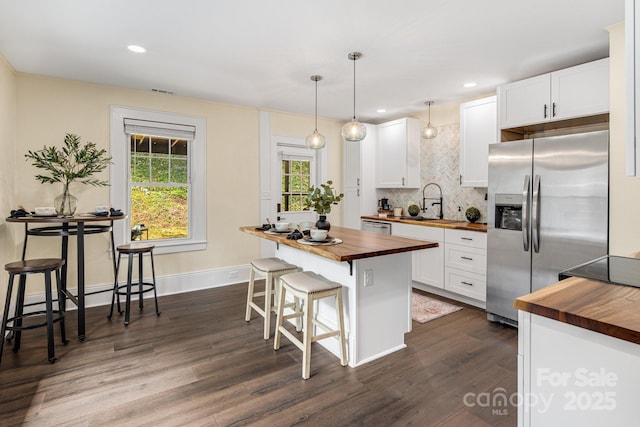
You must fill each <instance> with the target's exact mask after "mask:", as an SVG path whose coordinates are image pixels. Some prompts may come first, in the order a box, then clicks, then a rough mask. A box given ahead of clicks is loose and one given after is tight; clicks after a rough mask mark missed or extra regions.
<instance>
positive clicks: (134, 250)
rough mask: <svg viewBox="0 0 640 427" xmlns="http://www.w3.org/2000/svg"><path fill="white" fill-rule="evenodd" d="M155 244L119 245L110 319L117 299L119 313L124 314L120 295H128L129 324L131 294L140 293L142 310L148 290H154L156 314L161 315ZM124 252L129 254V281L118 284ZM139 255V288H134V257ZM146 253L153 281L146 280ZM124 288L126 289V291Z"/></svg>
mask: <svg viewBox="0 0 640 427" xmlns="http://www.w3.org/2000/svg"><path fill="white" fill-rule="evenodd" d="M154 247H155V246H154V245H150V244H141V243H135V244H130V245H120V246H118V247H117V250H118V263H117V264H116V280H115V283H114V285H113V295H112V296H111V310H110V311H109V316H108V317H109V319H111V316H112V315H113V304H114V302H115V300H116V299H117V300H118V313H120V314H122V310H121V309H120V295H126V303H125V314H124V325H125V326H128V325H129V315H130V313H131V294H136V295H138V306H139V307H140V310H142V309H143V308H144V301H143V298H142V296H143V294H144V293H146V292H150V291H153V298H154V300H155V303H156V316H160V311H158V294H157V292H156V270H155V266H154V264H153V248H154ZM122 254H125V255H128V256H129V270H128V273H127V283H125V284H122V285H118V272H119V271H120V260H121V257H122ZM136 254H137V255H138V282H137V284H138V290H132V289H131V288H132V286H133V283H132V275H133V257H134V256H135V255H136ZM144 254H149V256H150V258H151V274H152V276H153V282H152V283H149V282H145V281H144V274H143V271H142V270H143V269H142V264H143V263H142V259H143V255H144ZM122 289H125V290H124V291H123V290H122Z"/></svg>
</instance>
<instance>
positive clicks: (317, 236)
mask: <svg viewBox="0 0 640 427" xmlns="http://www.w3.org/2000/svg"><path fill="white" fill-rule="evenodd" d="M328 234H329V232H328V231H327V230H321V229H319V228H312V229H311V239H312V240H315V241H318V242H319V241H322V240H324V239H326V238H327V235H328Z"/></svg>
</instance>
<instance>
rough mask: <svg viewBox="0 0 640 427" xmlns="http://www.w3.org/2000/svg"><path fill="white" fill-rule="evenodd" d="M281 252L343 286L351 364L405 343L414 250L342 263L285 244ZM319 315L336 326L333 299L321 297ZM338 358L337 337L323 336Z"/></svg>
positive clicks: (360, 363)
mask: <svg viewBox="0 0 640 427" xmlns="http://www.w3.org/2000/svg"><path fill="white" fill-rule="evenodd" d="M276 256H277V257H279V258H281V259H283V260H286V261H287V262H290V263H292V264H295V265H297V266H298V267H301V268H303V269H304V270H307V271H313V272H315V273H318V274H321V275H323V276H324V277H326V278H327V279H329V280H332V281H334V282H338V283H340V284H342V286H344V288H343V297H344V310H345V313H344V315H345V317H344V318H345V328H346V331H345V336H346V337H347V347H348V353H349V366H351V367H356V366H359V365H362V364H364V363H367V362H370V361H372V360H375V359H377V358H379V357H382V356H385V355H387V354H389V353H393V352H394V351H397V350H400V349H403V348H405V347H406V345H405V343H404V334H405V333H407V332H410V331H411V252H402V253H397V254H391V255H381V256H375V257H371V258H363V259H356V260H353V261H351V263H352V264H351V265H350V264H349V262H344V261H343V262H338V261H334V260H331V259H328V258H324V257H321V256H318V255H314V254H312V253H308V252H304V251H301V250H298V249H295V248H292V247H289V246H286V245H282V244H280V245H278V248H277V250H276ZM318 305H319V307H318V308H317V311H316V312H317V317H318V319H319V320H321V321H322V322H323V323H325V324H327V325H328V326H330V327H334V328H335V327H336V326H337V317H336V313H335V306H334V304H333V301H330V300H327V301H319V302H318ZM318 343H319V344H320V345H322V346H323V347H325V348H327V349H328V350H329V351H331V352H332V353H333V354H335V355H336V357H339V354H340V353H339V347H338V340H336V339H334V338H328V339H324V340H321V341H318Z"/></svg>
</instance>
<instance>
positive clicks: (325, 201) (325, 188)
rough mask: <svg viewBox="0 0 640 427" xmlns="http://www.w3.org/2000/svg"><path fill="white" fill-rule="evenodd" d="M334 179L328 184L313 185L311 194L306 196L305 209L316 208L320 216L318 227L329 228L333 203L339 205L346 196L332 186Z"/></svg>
mask: <svg viewBox="0 0 640 427" xmlns="http://www.w3.org/2000/svg"><path fill="white" fill-rule="evenodd" d="M332 184H333V181H331V180H329V181H327V183H326V184H321V185H320V186H319V187H314V186H313V185H312V186H311V188H309V194H308V195H307V196H306V197H305V201H304V202H305V205H304V208H305V209H313V210H315V211H316V212H317V213H318V215H320V218H319V219H318V221H317V222H316V227H317V228H320V229H323V230H329V229H330V228H331V224H329V221H327V214H328V213H330V212H331V205H337V204H338V202H339V201H340V200H342V198H343V197H344V194H342V193H340V194H337V193H336V191H335V190H334V189H333V188H332V187H331V185H332Z"/></svg>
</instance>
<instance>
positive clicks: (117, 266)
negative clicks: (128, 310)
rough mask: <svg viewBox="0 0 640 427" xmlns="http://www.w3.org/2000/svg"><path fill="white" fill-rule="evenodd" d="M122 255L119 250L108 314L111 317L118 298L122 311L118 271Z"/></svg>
mask: <svg viewBox="0 0 640 427" xmlns="http://www.w3.org/2000/svg"><path fill="white" fill-rule="evenodd" d="M121 257H122V254H121V253H120V252H118V261H117V262H116V269H115V279H114V281H113V295H111V309H110V310H109V316H107V317H108V318H109V319H111V316H113V304H114V303H115V301H116V298H118V313H122V311H120V298H119V297H118V272H119V271H120V258H121Z"/></svg>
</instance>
